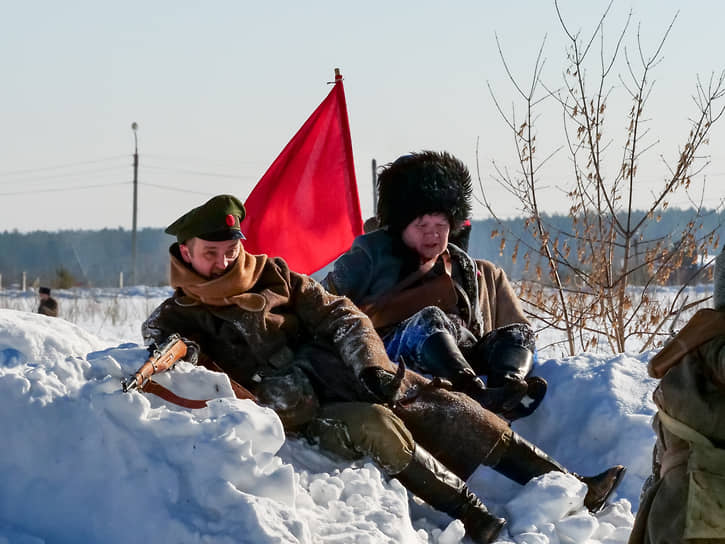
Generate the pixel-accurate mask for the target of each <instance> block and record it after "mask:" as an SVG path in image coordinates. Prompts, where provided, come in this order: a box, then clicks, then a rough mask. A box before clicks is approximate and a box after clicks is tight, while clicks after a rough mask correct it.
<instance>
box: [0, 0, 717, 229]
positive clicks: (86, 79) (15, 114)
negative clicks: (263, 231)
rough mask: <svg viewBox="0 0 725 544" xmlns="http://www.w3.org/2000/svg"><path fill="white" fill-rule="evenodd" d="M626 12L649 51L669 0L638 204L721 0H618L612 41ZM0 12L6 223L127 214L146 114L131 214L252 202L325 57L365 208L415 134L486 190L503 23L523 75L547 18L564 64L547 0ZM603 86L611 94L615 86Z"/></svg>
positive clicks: (582, 13) (584, 21) (509, 204)
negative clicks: (384, 168) (337, 78)
mask: <svg viewBox="0 0 725 544" xmlns="http://www.w3.org/2000/svg"><path fill="white" fill-rule="evenodd" d="M606 4H607V2H604V1H601V0H589V1H587V2H581V1H580V0H579V1H576V0H562V1H561V2H560V6H561V9H562V12H563V14H564V16H565V18H566V19H567V21H568V22H569V24H570V26H571V27H572V29H575V30H577V29H582V31H583V32H584V33H588V32H590V31H591V30H593V28H594V25H595V24H596V22H597V21H598V18H599V15H600V14H601V12H602V10H603V9H604V8H605V7H606ZM630 9H631V10H632V12H633V18H632V27H631V29H630V32H629V34H628V37H627V39H626V41H625V43H626V44H627V46H628V47H629V48H630V50H631V51H633V49H632V48H633V47H634V46H635V44H636V42H635V33H636V31H637V25H640V26H639V30H640V35H641V38H642V42H643V45H644V47H645V48H646V49H647V48H649V50H652V48H654V47H655V45H656V44H657V43H658V41H659V39H660V38H661V36H662V33H663V32H664V31H665V29H666V28H667V26H668V24H669V22H670V20H671V19H672V17H673V16H674V15H675V13H676V12H677V11H678V9H679V10H680V14H679V17H678V19H677V21H676V23H675V26H674V28H673V30H672V32H671V35H670V37H669V39H668V41H667V42H666V44H665V48H664V50H663V61H662V63H661V64H660V65H659V66H658V68H657V69H656V71H655V72H654V77H653V79H654V81H655V88H654V90H653V93H652V98H651V103H650V108H651V109H650V115H649V118H650V119H651V122H650V128H651V131H652V132H651V133H652V135H653V136H652V138H651V140H652V141H653V142H654V141H656V140H657V139H659V140H660V143H659V144H657V146H656V147H655V148H654V149H653V151H652V157H653V166H652V168H651V169H649V170H648V171H647V173H644V174H642V176H641V179H642V183H643V184H644V185H645V187H644V188H643V189H644V190H643V191H642V192H643V196H642V197H641V198H642V206H645V205H646V204H647V193H648V190H649V189H648V187H647V184H652V187H655V186H656V184H657V183H660V182H661V180H662V179H663V176H664V173H665V171H664V169H663V167H662V166H661V165H660V164H657V155H658V154H660V153H661V154H663V155H664V156H666V157H670V156H672V155H673V153H674V151H675V150H676V149H677V146H678V144H679V143H680V142H681V141H682V139H683V138H684V132H685V131H686V130H687V119H688V116H690V115H692V114H694V112H695V111H694V109H693V108H692V102H691V98H690V97H691V95H692V94H693V92H694V90H695V78H696V76H697V75H698V74H699V75H700V76H702V77H704V78H708V77H709V76H710V74H711V73H712V72H719V71H720V70H722V69H723V67H725V56H723V51H724V50H725V48H724V47H723V45H725V43H724V42H725V40H724V39H723V32H722V29H721V28H720V25H721V23H722V21H723V19H724V18H725V17H724V15H725V14H723V11H725V8H724V7H723V6H722V5H721V3H720V2H716V1H715V0H710V1H705V0H691V1H688V2H674V1H656V0H620V1H616V2H615V3H614V6H613V8H612V14H611V17H610V21H609V22H608V23H607V26H606V27H605V30H606V32H605V43H606V44H607V45H609V44H611V43H612V42H613V40H614V39H615V38H616V35H617V33H618V32H619V29H620V28H621V24H622V22H623V20H624V18H625V17H626V15H627V13H628V11H629V10H630ZM2 14H3V15H2V17H1V18H0V66H1V67H2V70H3V77H2V80H3V84H2V91H0V96H1V97H2V100H0V120H1V122H2V130H0V231H3V230H13V229H18V230H20V231H29V230H36V229H49V230H56V229H70V228H103V227H109V228H117V227H123V228H127V229H128V228H130V227H131V217H132V205H131V203H132V183H131V180H132V167H131V164H132V162H131V161H132V153H133V145H134V139H133V133H132V131H131V123H132V122H137V123H138V124H139V130H138V145H139V155H140V167H139V214H138V226H139V227H140V228H143V227H158V226H165V225H167V224H168V223H170V222H171V221H172V220H173V219H175V218H176V217H177V216H178V215H180V214H181V213H183V212H184V211H186V209H187V208H190V207H192V206H196V205H198V204H199V203H201V202H203V201H204V200H206V199H207V198H209V197H211V196H213V195H214V194H218V193H222V192H229V193H233V194H236V195H237V196H239V197H240V198H242V199H244V198H246V196H247V195H248V194H249V192H250V191H251V189H252V187H253V186H254V184H255V182H256V181H257V180H258V179H259V178H260V177H261V176H262V174H263V173H264V171H265V170H266V168H267V167H268V166H269V165H270V164H271V162H272V161H273V160H274V158H275V157H276V156H277V154H278V153H279V152H280V151H281V150H282V148H283V147H284V146H285V145H286V143H287V142H288V141H289V139H290V138H291V136H292V135H293V134H294V133H295V132H296V131H297V129H298V128H299V127H300V126H301V124H302V123H303V122H304V120H305V119H306V118H307V116H308V115H309V114H310V113H311V112H312V111H313V110H314V108H315V107H316V106H317V105H318V104H319V103H320V102H321V101H322V99H323V98H324V97H325V95H326V94H327V92H328V90H329V86H328V85H327V84H326V82H328V81H330V80H332V79H333V70H334V68H335V67H339V68H341V70H342V73H343V76H344V77H345V90H346V95H347V102H348V111H349V116H350V124H351V131H352V140H353V147H354V155H355V161H356V171H357V176H358V186H359V191H360V197H361V203H362V208H363V215H364V216H368V215H369V214H370V213H371V212H372V187H371V161H372V159H376V160H377V162H378V164H379V165H380V164H384V163H386V162H389V161H391V160H394V159H395V158H396V157H397V156H399V155H401V154H403V153H407V152H410V151H415V150H420V149H437V150H448V151H450V152H452V153H453V154H455V155H457V156H458V157H460V158H461V159H462V160H464V161H465V162H466V163H467V164H468V166H469V168H470V169H471V171H472V173H473V174H474V178H477V177H478V176H477V174H476V169H477V166H476V160H477V159H478V161H479V164H480V166H479V172H480V177H481V180H482V181H483V183H485V184H486V185H487V186H491V187H492V185H491V184H492V181H491V176H492V174H493V168H492V166H491V161H492V160H494V159H495V160H496V161H497V163H499V164H509V165H513V162H512V161H511V157H512V144H511V138H510V136H509V134H508V133H507V132H506V127H505V125H504V124H503V122H502V120H501V119H500V117H499V116H498V114H497V112H496V110H495V107H494V105H493V101H492V99H491V97H490V95H489V92H488V89H487V82H488V83H490V84H491V85H492V87H493V88H494V89H495V92H496V94H497V96H498V98H499V99H500V100H502V102H503V103H506V104H509V103H510V102H511V100H512V99H513V94H512V90H511V86H510V84H509V83H508V81H507V78H506V75H505V72H504V70H503V68H502V65H501V61H500V59H499V56H498V51H497V49H496V41H495V35H496V34H498V36H499V38H500V41H501V44H502V46H503V48H504V52H505V53H506V56H507V59H508V61H509V63H510V66H511V68H512V70H513V72H514V73H515V74H516V76H517V77H520V78H522V79H523V78H525V79H527V80H528V79H529V78H530V74H531V70H532V68H533V63H534V60H535V57H536V54H537V52H538V48H539V45H540V44H541V40H542V39H543V38H544V36H545V35H548V37H547V41H546V46H545V57H546V59H547V60H546V73H545V77H546V78H547V79H548V81H550V82H552V83H551V84H552V85H558V84H559V83H558V82H559V81H561V78H560V72H561V70H562V69H563V67H564V41H563V38H562V32H561V29H560V26H559V23H558V20H557V17H556V13H555V10H554V5H553V2H549V1H546V0H520V1H514V2H507V3H505V2H504V3H502V2H481V1H451V2H446V3H443V2H426V1H416V2H411V1H400V2H382V1H378V0H371V1H368V2H365V3H362V2H360V3H355V4H352V3H343V2H333V1H314V0H311V1H310V2H306V3H304V4H303V3H300V2H281V1H276V2H275V1H270V2H254V3H252V2H247V1H244V0H238V1H231V0H223V1H214V2H200V1H196V2H192V1H187V0H180V1H170V0H169V1H166V0H165V1H140V0H128V1H124V2H105V1H74V0H71V1H69V2H63V3H60V2H52V1H40V0H39V1H29V2H3V3H2ZM620 71H621V69H620ZM615 83H616V82H615ZM612 97H613V98H612V110H614V107H615V106H617V105H618V102H616V100H618V99H619V98H616V99H615V97H622V98H623V89H621V88H619V89H616V88H615V89H614V91H613V93H612ZM619 105H620V106H621V108H625V107H626V106H627V105H626V103H625V102H621V104H619ZM621 111H626V110H625V109H621ZM560 117H561V116H560V114H559V115H557V114H555V113H554V114H552V115H551V116H549V117H547V118H542V121H541V122H542V127H549V129H550V130H551V133H550V134H552V135H554V134H557V135H558V137H560V136H561V130H560V129H559V128H558V127H559V125H558V123H560ZM610 119H611V123H612V131H613V132H612V137H613V138H619V139H621V136H622V134H623V133H624V131H623V128H621V127H623V125H624V114H620V115H617V114H616V112H615V111H613V113H612V114H611V117H610ZM723 126H724V127H725V121H723ZM554 139H555V138H554V136H547V134H546V133H544V131H543V130H542V134H541V137H540V138H539V140H538V144H539V146H540V148H541V151H542V152H543V151H546V148H547V146H549V148H550V149H553V148H554V147H556V145H558V144H555V143H554ZM477 141H478V142H479V144H478V145H479V151H478V157H477V154H476V145H477ZM620 145H621V144H620ZM724 145H725V128H723V127H716V129H715V130H714V131H713V133H712V144H711V146H710V147H709V148H708V150H707V151H708V153H710V154H711V155H712V164H711V166H710V167H709V169H708V170H707V171H706V172H707V177H708V187H709V190H708V194H707V195H706V201H707V202H708V203H709V204H710V205H712V206H714V205H716V204H717V203H718V201H719V199H720V198H722V197H723V196H724V193H725V191H723V189H721V188H718V186H722V181H723V177H725V156H724V154H723V153H721V152H720V149H723V146H724ZM560 160H561V163H562V166H557V165H556V164H554V163H552V165H551V166H550V168H549V170H548V171H547V172H545V174H546V177H545V178H544V179H545V180H546V181H547V183H548V187H549V188H550V189H549V192H548V194H546V195H545V196H546V199H545V202H544V206H545V208H546V209H547V211H552V212H554V211H564V210H566V205H565V201H564V199H562V197H561V191H560V190H559V189H557V188H556V186H557V185H562V183H563V182H562V181H561V180H566V178H567V176H568V175H570V170H568V169H567V168H566V167H565V163H566V157H565V155H562V156H561V159H560ZM492 194H493V195H494V197H495V199H496V201H497V202H500V206H501V207H502V210H503V212H502V213H503V214H504V215H511V214H513V213H515V209H516V208H515V203H514V202H513V201H511V200H510V198H509V197H508V196H507V195H506V193H505V192H503V191H499V192H494V193H492ZM683 203H684V202H683ZM675 204H677V202H675ZM476 214H477V215H479V216H483V215H484V213H483V211H482V210H481V209H477V210H476Z"/></svg>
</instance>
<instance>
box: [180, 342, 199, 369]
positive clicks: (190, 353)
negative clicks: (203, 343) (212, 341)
mask: <svg viewBox="0 0 725 544" xmlns="http://www.w3.org/2000/svg"><path fill="white" fill-rule="evenodd" d="M181 340H182V341H183V342H184V344H186V355H184V358H183V359H182V361H186V362H187V363H191V364H192V365H195V364H196V363H198V362H199V353H200V352H201V348H200V347H199V344H197V343H196V342H194V341H193V340H189V339H188V338H182V339H181Z"/></svg>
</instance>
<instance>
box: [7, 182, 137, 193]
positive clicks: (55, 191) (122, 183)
mask: <svg viewBox="0 0 725 544" xmlns="http://www.w3.org/2000/svg"><path fill="white" fill-rule="evenodd" d="M127 184H128V182H127V181H123V182H116V183H104V184H99V185H84V186H80V187H63V188H59V189H35V190H33V191H13V192H7V193H0V196H14V195H29V194H36V193H59V192H61V191H80V190H84V189H97V188H99V187H110V186H112V185H127Z"/></svg>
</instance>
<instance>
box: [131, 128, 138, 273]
mask: <svg viewBox="0 0 725 544" xmlns="http://www.w3.org/2000/svg"><path fill="white" fill-rule="evenodd" d="M131 130H132V131H133V227H132V232H131V284H132V285H136V216H137V215H138V137H137V136H136V131H137V130H138V123H136V122H135V121H134V122H133V123H131Z"/></svg>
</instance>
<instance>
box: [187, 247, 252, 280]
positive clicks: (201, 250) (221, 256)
mask: <svg viewBox="0 0 725 544" xmlns="http://www.w3.org/2000/svg"><path fill="white" fill-rule="evenodd" d="M179 250H180V251H181V258H182V259H184V261H185V262H187V263H189V264H190V265H191V267H192V268H193V269H194V270H195V271H196V273H197V274H199V275H201V276H204V277H205V278H209V279H212V278H218V277H219V276H221V275H222V274H224V272H226V270H227V268H229V266H230V265H232V264H234V261H236V260H237V258H238V257H239V254H240V253H241V251H242V243H241V241H239V240H224V241H222V242H209V241H207V240H202V239H201V238H192V239H191V240H187V241H186V243H185V244H179Z"/></svg>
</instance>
